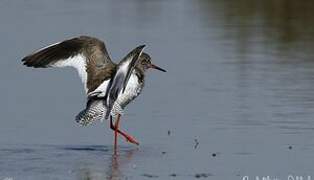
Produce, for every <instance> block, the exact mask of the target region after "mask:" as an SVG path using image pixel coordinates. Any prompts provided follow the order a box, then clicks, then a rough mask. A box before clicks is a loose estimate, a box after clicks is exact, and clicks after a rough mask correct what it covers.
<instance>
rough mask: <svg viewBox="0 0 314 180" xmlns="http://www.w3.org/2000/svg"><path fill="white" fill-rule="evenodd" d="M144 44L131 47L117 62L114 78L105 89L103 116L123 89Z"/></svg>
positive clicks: (107, 113)
mask: <svg viewBox="0 0 314 180" xmlns="http://www.w3.org/2000/svg"><path fill="white" fill-rule="evenodd" d="M144 47H145V45H141V46H138V47H137V48H135V49H133V50H132V51H131V52H130V53H129V54H128V55H127V56H126V57H125V58H124V59H123V60H122V61H121V62H120V63H119V64H118V67H117V69H116V74H115V76H114V78H112V79H111V81H110V83H109V85H108V90H107V91H106V96H105V99H106V107H107V112H106V116H105V118H106V119H107V118H108V116H109V114H110V112H111V110H112V107H113V105H114V102H115V101H116V100H117V98H118V95H119V94H120V93H121V92H122V93H123V91H124V89H125V87H126V85H127V83H128V81H129V79H130V75H131V72H132V71H133V69H134V67H135V66H136V64H137V62H138V59H139V57H140V55H141V53H142V52H143V49H144Z"/></svg>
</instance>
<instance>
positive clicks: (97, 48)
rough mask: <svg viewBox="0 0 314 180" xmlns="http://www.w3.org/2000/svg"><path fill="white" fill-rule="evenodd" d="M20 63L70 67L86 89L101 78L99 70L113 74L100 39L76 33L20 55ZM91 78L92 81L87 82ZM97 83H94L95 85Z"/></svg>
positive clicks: (90, 89) (99, 81)
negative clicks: (71, 36)
mask: <svg viewBox="0 0 314 180" xmlns="http://www.w3.org/2000/svg"><path fill="white" fill-rule="evenodd" d="M22 62H23V64H24V65H26V66H29V67H34V68H46V67H67V66H70V67H74V68H75V69H76V70H77V71H78V73H79V76H80V77H81V79H82V82H83V84H84V86H85V90H86V92H90V91H92V90H94V89H95V88H96V87H98V86H99V85H100V83H101V82H102V81H103V80H104V78H109V77H106V76H102V78H103V79H99V78H98V75H99V73H102V72H104V71H105V72H109V73H107V74H110V73H114V71H115V64H113V62H112V61H111V59H110V57H109V54H108V52H107V49H106V46H105V44H104V42H102V41H101V40H99V39H96V38H93V37H88V36H80V37H75V38H72V39H69V40H65V41H62V42H58V43H55V44H52V45H49V46H47V47H44V48H42V49H39V50H37V51H36V52H34V53H32V54H30V55H28V56H26V57H24V58H23V59H22ZM93 81H95V83H91V82H93ZM97 83H98V84H97Z"/></svg>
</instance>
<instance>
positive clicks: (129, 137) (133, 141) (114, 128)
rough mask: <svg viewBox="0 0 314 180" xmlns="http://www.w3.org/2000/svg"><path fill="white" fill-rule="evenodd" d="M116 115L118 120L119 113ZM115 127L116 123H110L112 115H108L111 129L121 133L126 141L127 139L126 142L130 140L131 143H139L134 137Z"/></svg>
mask: <svg viewBox="0 0 314 180" xmlns="http://www.w3.org/2000/svg"><path fill="white" fill-rule="evenodd" d="M118 116H119V120H120V115H118ZM116 123H117V122H116ZM116 127H117V126H116V125H113V123H112V117H110V128H111V129H112V130H114V131H115V132H117V133H119V134H120V135H122V136H123V137H124V138H125V139H126V141H128V142H130V143H132V144H136V145H139V144H140V143H138V142H137V141H136V139H135V138H133V137H132V136H130V135H128V134H126V133H125V132H123V131H121V130H119V128H116Z"/></svg>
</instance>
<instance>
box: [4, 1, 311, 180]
mask: <svg viewBox="0 0 314 180" xmlns="http://www.w3.org/2000/svg"><path fill="white" fill-rule="evenodd" d="M313 18H314V3H313V2H311V1H290V0H280V1H276V2H275V1H270V0H265V1H254V0H253V1H251V0H237V1H227V0H226V1H221V0H220V1H218V0H208V1H206V0H197V1H188V0H182V1H181V0H174V1H153V0H150V1H140V0H132V1H113V0H111V1H110V0H107V1H99V0H93V1H88V2H87V1H71V0H57V1H48V0H43V1H40V2H38V1H35V0H28V1H9V0H4V1H2V2H0V23H1V28H0V39H1V43H0V52H1V55H2V58H1V59H2V60H1V61H0V78H1V84H2V85H1V93H0V99H1V100H2V103H1V105H0V106H1V107H0V113H1V126H0V180H2V179H5V178H12V179H14V180H16V179H23V180H24V179H198V178H199V179H201V178H202V179H215V180H217V179H221V180H226V179H243V177H244V176H249V178H250V179H254V178H255V176H259V177H262V176H270V177H272V178H278V179H288V176H289V175H292V176H294V177H295V176H303V177H304V178H305V177H307V176H311V177H312V179H313V178H314V174H313V172H314V163H313V158H314V153H313V152H314V121H313V117H314V70H313V68H314V61H313V60H314V51H313V50H314V43H313V42H314V41H313V40H314V21H313ZM80 34H87V35H92V36H96V37H99V38H100V39H103V40H105V42H106V44H107V49H108V51H109V52H110V54H111V57H112V59H114V60H115V61H116V62H117V61H119V60H120V59H121V58H122V57H123V56H124V55H126V54H127V52H128V51H129V50H131V49H132V48H134V47H136V46H137V45H139V44H143V43H144V44H146V45H147V48H146V50H145V51H146V52H148V53H149V54H151V56H152V58H153V62H154V63H155V64H157V65H160V66H161V67H163V68H165V69H167V70H168V72H167V73H161V72H156V71H151V72H149V75H148V76H147V78H146V87H145V89H144V91H143V93H142V94H141V96H140V97H138V98H137V99H136V101H135V102H134V103H132V104H131V105H129V106H128V109H127V111H126V114H125V116H123V119H122V124H121V126H122V128H123V129H125V130H126V131H128V132H129V133H130V134H132V135H134V136H135V137H136V138H137V139H138V140H139V141H140V143H141V145H140V146H139V147H135V146H132V145H129V144H127V143H125V142H124V141H123V139H122V140H121V141H120V142H119V144H120V145H121V146H120V149H119V155H118V156H113V155H112V154H113V153H112V142H113V137H112V135H113V134H112V132H111V130H110V129H109V126H108V125H109V123H108V122H105V123H103V124H101V123H95V124H94V125H92V126H90V127H86V128H83V127H79V126H78V125H77V124H76V123H75V121H74V117H75V115H76V114H77V113H78V112H79V111H80V110H81V109H83V108H84V105H85V98H84V92H83V87H82V85H81V83H80V80H79V78H78V76H77V75H76V74H75V72H74V70H72V69H50V70H48V69H36V70H34V69H31V68H26V67H23V66H22V65H21V62H20V59H21V58H22V57H23V56H25V55H27V54H29V53H30V52H32V51H33V50H35V49H38V48H40V47H43V46H45V45H47V44H49V43H53V42H56V41H60V40H63V39H65V38H69V37H73V36H77V35H80ZM295 179H296V177H295Z"/></svg>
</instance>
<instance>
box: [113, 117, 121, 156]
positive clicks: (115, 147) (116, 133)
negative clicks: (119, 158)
mask: <svg viewBox="0 0 314 180" xmlns="http://www.w3.org/2000/svg"><path fill="white" fill-rule="evenodd" d="M119 122H120V114H118V115H117V119H116V122H115V128H114V152H115V154H116V152H117V145H118V130H119Z"/></svg>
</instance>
